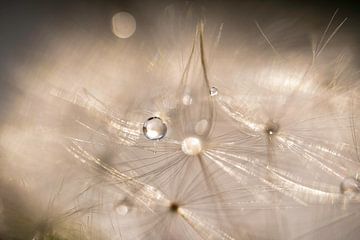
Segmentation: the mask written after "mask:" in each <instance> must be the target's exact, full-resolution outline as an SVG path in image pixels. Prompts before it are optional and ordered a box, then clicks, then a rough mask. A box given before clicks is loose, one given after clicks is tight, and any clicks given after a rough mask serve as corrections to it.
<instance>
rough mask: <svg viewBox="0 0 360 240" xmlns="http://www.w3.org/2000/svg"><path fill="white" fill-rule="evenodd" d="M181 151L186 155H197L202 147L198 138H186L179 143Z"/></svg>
mask: <svg viewBox="0 0 360 240" xmlns="http://www.w3.org/2000/svg"><path fill="white" fill-rule="evenodd" d="M181 150H182V151H183V152H184V153H185V154H186V155H198V154H199V153H201V151H202V150H203V146H202V143H201V140H200V139H199V138H198V137H187V138H185V139H184V140H183V141H182V143H181Z"/></svg>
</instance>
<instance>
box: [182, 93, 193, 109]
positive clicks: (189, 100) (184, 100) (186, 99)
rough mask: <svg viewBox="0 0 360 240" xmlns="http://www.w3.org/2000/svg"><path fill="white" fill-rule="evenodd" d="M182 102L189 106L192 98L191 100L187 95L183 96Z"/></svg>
mask: <svg viewBox="0 0 360 240" xmlns="http://www.w3.org/2000/svg"><path fill="white" fill-rule="evenodd" d="M182 102H183V104H184V105H186V106H189V105H191V103H192V98H191V96H190V95H188V94H186V95H184V96H183V98H182Z"/></svg>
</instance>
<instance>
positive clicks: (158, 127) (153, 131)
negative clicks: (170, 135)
mask: <svg viewBox="0 0 360 240" xmlns="http://www.w3.org/2000/svg"><path fill="white" fill-rule="evenodd" d="M143 132H144V135H145V137H146V138H147V139H150V140H160V139H162V138H163V137H165V135H166V132H167V126H166V124H165V123H164V122H163V121H162V120H161V118H159V117H151V118H149V119H148V120H146V121H145V123H144V126H143Z"/></svg>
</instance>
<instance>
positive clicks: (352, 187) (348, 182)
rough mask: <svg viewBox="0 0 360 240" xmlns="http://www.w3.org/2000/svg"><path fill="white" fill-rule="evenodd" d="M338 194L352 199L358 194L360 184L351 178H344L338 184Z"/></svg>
mask: <svg viewBox="0 0 360 240" xmlns="http://www.w3.org/2000/svg"><path fill="white" fill-rule="evenodd" d="M340 192H341V193H342V194H344V195H347V196H351V197H352V196H354V195H355V194H358V193H359V192H360V182H359V181H358V180H356V179H355V178H353V177H347V178H344V180H343V181H342V182H341V183H340Z"/></svg>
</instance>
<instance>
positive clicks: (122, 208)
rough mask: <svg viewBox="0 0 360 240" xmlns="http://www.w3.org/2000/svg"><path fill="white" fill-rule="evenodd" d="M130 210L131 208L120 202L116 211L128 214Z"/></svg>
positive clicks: (120, 213) (122, 214)
mask: <svg viewBox="0 0 360 240" xmlns="http://www.w3.org/2000/svg"><path fill="white" fill-rule="evenodd" d="M128 212H129V208H128V206H126V205H124V204H120V205H118V206H117V207H116V213H117V214H119V215H121V216H125V215H126V214H128Z"/></svg>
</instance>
